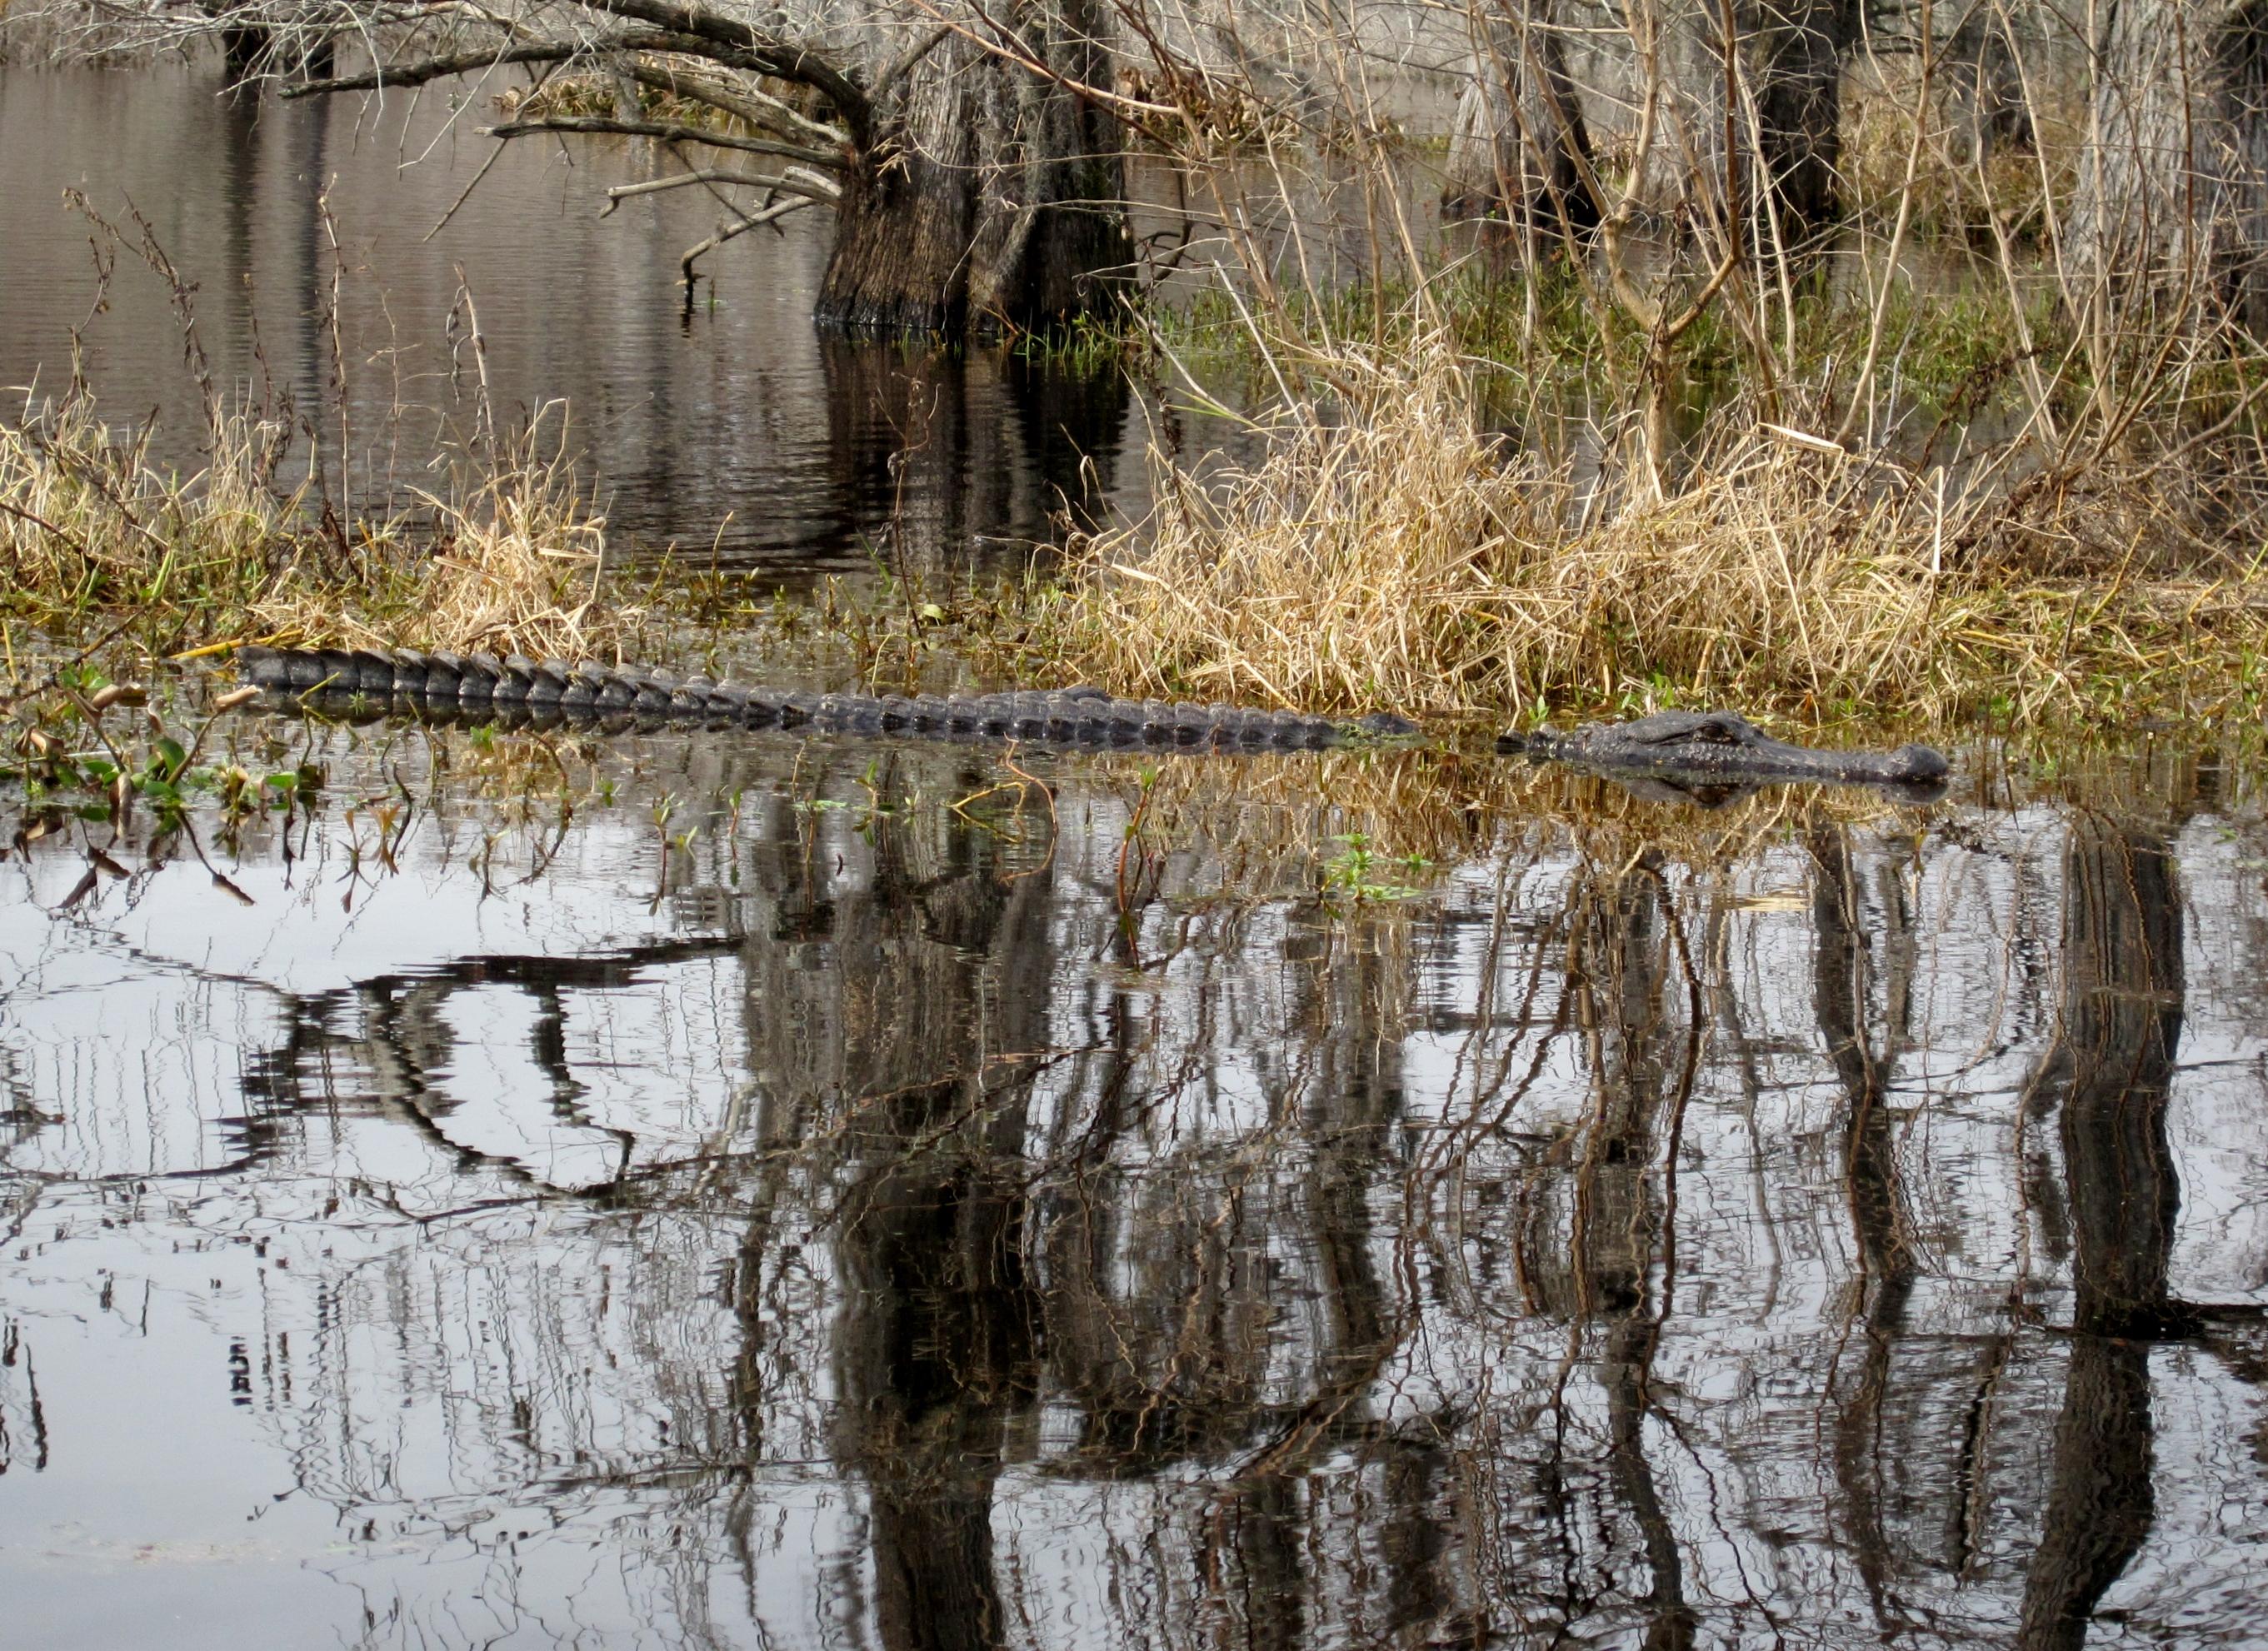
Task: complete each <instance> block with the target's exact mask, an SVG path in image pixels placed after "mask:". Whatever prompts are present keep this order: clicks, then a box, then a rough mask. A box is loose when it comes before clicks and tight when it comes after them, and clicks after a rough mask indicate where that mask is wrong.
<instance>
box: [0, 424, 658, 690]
mask: <svg viewBox="0 0 2268 1651" xmlns="http://www.w3.org/2000/svg"><path fill="white" fill-rule="evenodd" d="M207 426H208V432H209V434H208V439H207V442H206V444H205V448H206V457H205V463H204V465H203V467H202V468H201V469H199V470H196V471H195V472H193V473H187V474H184V473H180V472H179V471H176V470H173V469H171V468H167V467H165V466H159V465H158V464H157V463H156V462H155V461H153V460H152V459H151V456H150V449H151V434H152V432H151V430H150V429H143V430H142V431H140V432H139V433H138V434H136V435H132V436H127V435H122V434H121V433H120V432H118V431H117V430H115V429H114V428H113V427H111V426H110V425H108V424H107V423H105V422H103V420H102V419H101V417H100V415H99V411H98V409H97V407H96V406H95V403H94V400H93V399H92V396H91V395H89V394H87V393H85V390H84V389H83V388H76V389H74V391H73V393H71V394H70V395H69V396H67V397H65V398H64V399H63V400H61V401H60V402H57V403H52V404H48V405H43V406H33V407H27V408H26V411H25V414H24V415H23V416H22V417H21V418H19V419H17V420H14V421H11V422H0V570H4V574H5V578H6V589H5V591H4V592H0V605H4V606H5V608H6V610H8V611H9V612H11V613H13V614H14V615H16V616H17V617H18V618H20V619H23V620H28V621H29V622H30V623H32V624H33V625H34V626H36V627H40V628H41V629H43V630H46V631H48V632H50V633H52V634H54V635H58V636H69V635H77V634H79V633H81V632H83V631H85V630H86V629H87V628H88V627H92V626H97V625H99V626H102V627H117V628H120V629H122V630H129V631H131V632H133V633H134V634H135V635H136V636H137V637H138V638H139V639H140V640H141V641H142V642H144V644H145V645H147V646H149V647H151V648H152V649H158V650H164V651H171V650H173V649H182V648H194V647H195V646H197V645H199V644H202V643H208V642H220V641H229V640H245V639H249V638H253V637H260V638H264V639H269V640H280V641H286V642H335V641H345V642H375V641H383V642H389V643H403V644H408V645H413V646H423V647H443V648H456V649H490V650H492V651H506V652H508V651H512V650H515V649H517V650H519V651H524V652H530V653H536V652H541V653H549V654H554V655H578V654H589V653H597V652H602V651H607V650H608V649H612V648H614V647H615V646H616V645H618V644H619V642H621V641H622V637H623V636H624V635H625V634H626V632H627V631H628V630H629V628H630V627H631V626H633V625H634V624H635V623H636V621H637V618H638V611H637V609H634V608H630V609H625V608H622V607H620V606H618V605H615V604H613V603H612V602H611V601H609V600H608V597H607V594H606V591H605V589H604V583H603V576H604V572H605V554H606V539H605V529H606V524H605V519H604V517H601V516H600V515H598V514H597V513H596V512H595V511H594V510H593V509H592V508H591V505H590V503H589V501H588V500H587V499H586V498H585V496H584V495H582V493H581V492H580V491H579V490H578V488H577V486H576V483H575V481H574V478H573V475H572V473H571V466H570V464H569V462H568V459H567V456H566V445H565V437H564V435H563V433H562V434H561V435H560V436H559V437H558V438H557V440H556V442H550V441H547V440H546V439H544V438H543V437H541V436H540V435H539V433H538V432H537V431H535V430H534V429H530V430H528V431H527V432H525V433H524V434H522V435H521V436H519V437H517V438H514V439H511V440H506V441H502V442H499V443H497V444H495V446H494V448H493V450H492V451H490V452H489V453H488V455H487V456H486V458H485V460H484V461H483V460H482V459H480V458H479V457H478V456H464V457H462V458H461V459H460V463H459V464H457V465H456V466H454V468H453V471H452V473H451V477H450V480H448V481H446V482H444V483H443V484H442V485H441V486H440V487H438V488H436V489H434V490H431V491H424V492H421V493H419V494H417V495H415V498H414V502H413V503H412V504H411V506H410V507H409V508H406V509H402V510H391V511H367V510H365V511H355V510H348V511H345V512H343V513H342V511H341V510H339V509H338V508H337V506H336V505H335V504H334V503H332V502H330V501H329V500H328V499H321V498H319V497H318V496H317V495H316V491H315V488H314V486H313V483H312V482H311V481H307V480H305V479H301V480H298V481H288V480H286V471H287V460H288V457H289V455H290V454H291V451H292V448H293V444H294V436H295V432H294V430H293V429H292V428H291V425H290V423H289V422H285V421H282V420H277V419H273V418H263V417H261V416H259V415H257V414H255V413H252V412H245V411H232V410H222V409H209V415H208V420H207Z"/></svg>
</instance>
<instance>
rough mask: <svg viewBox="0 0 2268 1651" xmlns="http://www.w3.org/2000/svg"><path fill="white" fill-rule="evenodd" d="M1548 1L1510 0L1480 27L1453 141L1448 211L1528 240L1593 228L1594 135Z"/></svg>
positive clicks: (1536, 246)
mask: <svg viewBox="0 0 2268 1651" xmlns="http://www.w3.org/2000/svg"><path fill="white" fill-rule="evenodd" d="M1552 14H1553V5H1552V0H1506V3H1505V4H1504V6H1503V8H1502V9H1501V10H1500V11H1497V12H1496V13H1494V14H1493V15H1491V16H1490V17H1489V18H1485V19H1484V22H1483V24H1482V26H1481V27H1480V28H1479V30H1478V31H1476V40H1475V42H1474V48H1473V71H1472V79H1471V80H1470V82H1469V83H1468V84H1467V85H1466V88H1465V91H1464V93H1463V95H1462V98H1461V99H1459V102H1458V106H1457V115H1456V124H1455V126H1454V129H1453V131H1452V134H1451V136H1450V140H1449V156H1448V164H1447V174H1448V176H1447V184H1446V187H1444V188H1443V190H1442V192H1441V215H1442V216H1443V217H1445V218H1474V217H1499V216H1500V217H1501V218H1503V219H1504V220H1505V222H1506V224H1508V225H1509V226H1510V228H1511V230H1512V231H1513V233H1514V234H1516V235H1518V236H1519V237H1520V238H1521V240H1522V241H1523V242H1524V243H1526V244H1527V246H1528V250H1529V256H1530V259H1531V260H1533V259H1534V258H1535V256H1536V255H1538V253H1539V251H1540V243H1543V242H1546V241H1553V240H1558V239H1564V238H1565V236H1566V234H1567V232H1568V231H1573V232H1575V233H1577V234H1582V233H1585V232H1587V231H1590V230H1593V229H1595V228H1596V227H1597V226H1598V222H1599V207H1598V202H1597V201H1596V200H1595V199H1594V197H1593V195H1592V193H1591V189H1590V187H1589V186H1588V184H1587V183H1586V182H1585V176H1586V174H1587V172H1588V171H1589V169H1590V160H1591V140H1590V136H1589V134H1588V132H1587V130H1586V129H1585V128H1584V125H1583V110H1582V105H1581V102H1580V99H1579V98H1578V96H1577V94H1576V91H1575V85H1574V82H1573V81H1572V79H1570V78H1569V77H1568V73H1567V54H1566V51H1565V48H1564V47H1563V46H1562V44H1561V42H1560V37H1559V33H1558V31H1557V29H1556V28H1554V27H1553V26H1552V22H1553V15H1552Z"/></svg>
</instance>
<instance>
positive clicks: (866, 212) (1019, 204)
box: [819, 0, 1132, 334]
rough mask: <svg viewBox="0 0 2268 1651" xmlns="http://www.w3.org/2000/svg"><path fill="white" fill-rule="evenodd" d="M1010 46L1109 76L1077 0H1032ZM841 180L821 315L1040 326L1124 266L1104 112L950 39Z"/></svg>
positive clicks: (1119, 174)
mask: <svg viewBox="0 0 2268 1651" xmlns="http://www.w3.org/2000/svg"><path fill="white" fill-rule="evenodd" d="M1002 15H1003V16H1004V17H1005V18H1013V19H1015V34H1016V46H1017V49H1018V50H1019V51H1020V52H1022V53H1024V54H1027V55H1028V56H1029V57H1030V59H1031V60H1032V61H1033V62H1037V63H1040V64H1042V65H1045V66H1046V68H1047V69H1048V70H1051V71H1052V72H1053V73H1055V74H1057V75H1060V76H1061V77H1064V79H1065V80H1069V81H1075V82H1079V83H1081V84H1098V83H1101V82H1107V81H1108V78H1109V68H1108V54H1107V53H1106V52H1105V51H1104V50H1103V48H1101V45H1100V44H1098V43H1097V41H1096V40H1095V38H1094V23H1093V19H1092V18H1090V17H1089V16H1088V15H1087V8H1086V5H1085V4H1084V0H1064V4H1054V5H1038V4H1034V5H1027V6H1025V7H1023V8H1021V9H1020V10H1019V11H1009V12H1005V13H1003V14H1002ZM897 96H898V99H899V102H898V104H897V106H896V107H895V109H894V110H892V111H890V112H888V113H887V114H882V115H881V116H880V122H879V124H878V129H877V136H876V139H875V141H874V143H873V144H872V145H871V146H870V147H869V148H868V149H867V150H866V151H865V153H864V154H863V155H862V156H861V157H860V158H859V160H858V164H857V165H854V166H853V168H852V169H851V172H850V173H849V175H848V177H847V179H846V180H845V187H844V189H843V202H842V205H841V207H840V208H839V209H838V212H837V220H836V221H837V229H836V242H835V250H834V254H833V256H832V257H831V258H830V260H828V268H827V276H826V280H825V282H824V283H823V285H822V287H821V292H820V298H819V319H820V321H821V324H822V325H825V326H829V327H842V328H844V329H846V330H851V331H856V332H870V333H937V334H955V333H959V332H961V331H963V330H969V331H975V332H979V333H987V332H998V331H1002V330H1006V329H1009V328H1040V327H1047V326H1049V325H1052V324H1056V323H1059V322H1063V321H1065V320H1069V319H1072V318H1073V317H1076V316H1078V315H1080V314H1083V313H1085V312H1088V311H1090V310H1093V309H1095V308H1097V307H1099V306H1101V305H1105V304H1107V303H1108V301H1109V290H1110V287H1111V284H1112V282H1113V280H1114V278H1115V277H1116V276H1118V275H1123V273H1125V272H1126V271H1127V270H1128V269H1129V268H1130V265H1131V261H1132V248H1131V246H1130V242H1129V241H1128V239H1127V236H1126V230H1125V224H1124V221H1123V215H1122V212H1121V206H1120V203H1121V202H1123V198H1124V195H1125V175H1124V166H1123V162H1122V160H1121V158H1120V150H1121V147H1122V140H1121V138H1120V136H1119V133H1118V128H1117V123H1116V121H1114V120H1113V119H1111V117H1110V116H1109V115H1108V114H1105V113H1103V112H1102V111H1101V110H1100V109H1098V108H1096V107H1094V106H1093V105H1092V104H1091V103H1088V102H1086V101H1083V100H1082V99H1079V97H1077V96H1075V95H1074V94H1073V93H1072V92H1070V91H1067V90H1066V89H1065V88H1064V86H1063V85H1062V84H1058V83H1057V82H1056V81H1054V80H1051V79H1049V77H1047V76H1046V75H1044V74H1042V73H1041V72H1038V71H1036V70H1033V69H1030V68H1027V67H1024V66H1022V65H1020V64H1018V63H1015V62H1008V61H1006V60H1005V59H1004V58H1002V57H999V56H998V55H992V54H990V53H987V52H985V51H984V50H983V49H982V48H978V47H976V46H975V45H973V44H971V43H969V42H968V41H965V40H960V39H958V38H955V39H953V40H948V41H946V42H945V43H944V44H943V45H941V46H939V48H936V49H935V50H934V51H932V53H930V55H928V56H927V57H926V58H924V60H923V62H921V63H920V64H919V65H917V67H916V68H915V69H914V70H912V71H911V72H910V73H909V75H908V76H907V77H905V80H904V82H903V84H902V86H901V87H900V88H899V89H898V92H897Z"/></svg>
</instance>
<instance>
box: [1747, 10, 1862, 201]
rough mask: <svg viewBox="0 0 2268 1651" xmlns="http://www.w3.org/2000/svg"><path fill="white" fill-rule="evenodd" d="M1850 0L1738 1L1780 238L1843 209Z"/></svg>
mask: <svg viewBox="0 0 2268 1651" xmlns="http://www.w3.org/2000/svg"><path fill="white" fill-rule="evenodd" d="M1857 9H1858V8H1857V5H1856V4H1855V0H1744V4H1742V7H1741V11H1742V14H1743V15H1742V18H1741V32H1742V36H1743V37H1744V40H1743V45H1744V55H1746V57H1747V59H1748V62H1746V63H1745V64H1744V65H1743V71H1744V72H1745V73H1746V74H1747V76H1748V77H1749V84H1750V86H1751V88H1752V95H1753V96H1754V97H1755V99H1756V128H1757V134H1756V136H1757V149H1758V151H1759V156H1758V158H1759V159H1760V160H1761V161H1762V163H1763V167H1764V178H1765V180H1767V182H1768V183H1769V185H1770V187H1771V199H1772V203H1773V205H1774V207H1775V208H1776V209H1778V213H1779V216H1780V224H1779V232H1780V234H1781V235H1782V237H1784V238H1786V239H1787V240H1789V241H1790V242H1793V241H1795V240H1797V239H1800V238H1808V237H1809V236H1810V235H1811V234H1813V233H1815V232H1816V231H1820V230H1823V229H1825V228H1827V227H1828V226H1829V225H1830V224H1833V223H1834V221H1835V219H1836V218H1837V216H1839V214H1840V212H1841V210H1842V194H1841V188H1840V172H1839V169H1840V166H1841V164H1842V159H1843V56H1844V53H1845V50H1846V49H1848V48H1849V45H1850V41H1851V31H1852V22H1853V19H1854V17H1855V14H1856V12H1857Z"/></svg>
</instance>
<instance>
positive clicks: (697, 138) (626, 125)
mask: <svg viewBox="0 0 2268 1651" xmlns="http://www.w3.org/2000/svg"><path fill="white" fill-rule="evenodd" d="M484 129H485V131H486V133H487V135H488V136H490V137H499V138H511V137H526V136H529V135H530V134H531V133H535V132H583V133H587V134H596V135H600V136H615V137H658V138H660V139H662V140H663V141H664V142H666V143H707V144H709V145H710V146H711V148H715V149H736V150H740V151H741V152H743V153H744V154H749V155H777V156H778V157H780V158H782V159H784V160H795V161H801V162H802V163H803V164H804V165H806V166H816V167H819V168H821V169H822V170H825V171H828V172H840V171H842V170H843V169H844V168H845V167H846V166H847V165H849V164H850V163H849V162H848V161H847V160H846V159H845V158H844V157H843V154H842V153H841V152H840V151H839V150H824V149H813V148H810V147H808V146H807V145H805V144H802V143H777V142H775V141H774V140H773V139H771V138H768V137H741V136H738V135H736V134H734V133H731V132H710V131H704V130H703V129H702V128H700V127H697V126H680V125H678V124H677V123H675V122H674V121H622V120H616V119H615V118H613V117H611V116H608V115H598V114H560V115H552V116H549V117H548V118H545V119H542V120H534V121H506V122H504V124H503V125H502V126H491V127H488V128H484Z"/></svg>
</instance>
